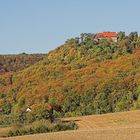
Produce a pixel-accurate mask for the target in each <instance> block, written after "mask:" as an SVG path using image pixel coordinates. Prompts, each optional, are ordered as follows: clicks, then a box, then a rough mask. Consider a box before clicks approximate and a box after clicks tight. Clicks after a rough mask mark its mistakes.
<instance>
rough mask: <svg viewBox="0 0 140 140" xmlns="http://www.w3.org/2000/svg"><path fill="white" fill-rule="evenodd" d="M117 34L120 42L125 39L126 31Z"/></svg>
mask: <svg viewBox="0 0 140 140" xmlns="http://www.w3.org/2000/svg"><path fill="white" fill-rule="evenodd" d="M117 36H118V42H119V43H120V42H121V41H122V40H124V39H125V32H122V31H121V32H119V33H118V34H117Z"/></svg>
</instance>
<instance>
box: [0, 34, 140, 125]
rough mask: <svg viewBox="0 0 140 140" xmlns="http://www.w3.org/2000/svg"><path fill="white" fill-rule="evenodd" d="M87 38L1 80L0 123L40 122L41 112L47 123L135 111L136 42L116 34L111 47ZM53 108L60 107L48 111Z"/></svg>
mask: <svg viewBox="0 0 140 140" xmlns="http://www.w3.org/2000/svg"><path fill="white" fill-rule="evenodd" d="M91 36H92V34H82V35H81V36H80V38H73V39H70V40H67V41H66V43H65V44H64V45H62V46H60V47H58V48H56V49H55V50H53V51H51V52H50V53H49V54H47V55H46V56H45V58H44V59H43V60H42V61H39V62H38V63H36V64H34V65H31V66H30V67H28V68H25V69H23V70H20V71H17V72H15V73H14V74H12V75H11V74H10V73H9V72H8V73H6V74H4V75H3V76H1V77H0V113H1V119H0V123H1V124H10V123H11V121H13V122H14V121H15V119H13V117H14V118H15V117H16V119H17V120H18V121H19V122H24V121H27V122H32V121H34V120H36V119H43V118H44V112H43V111H45V113H48V114H45V118H52V116H53V117H63V116H82V115H91V114H103V113H109V112H118V111H126V110H133V109H139V107H140V102H139V101H140V86H139V85H140V80H139V79H140V61H139V60H140V50H139V48H140V37H138V35H137V34H136V33H135V32H134V33H133V32H132V33H130V35H129V36H125V34H124V33H123V32H120V33H119V34H118V42H113V41H112V40H111V39H109V38H108V39H103V40H99V41H95V40H93V39H92V38H91ZM21 64H22V63H21ZM53 105H57V107H59V108H57V109H56V108H55V110H53V111H52V106H53ZM28 107H30V108H31V110H32V111H31V112H30V113H29V114H26V113H25V110H26V109H27V108H28ZM46 110H47V111H48V112H47V111H46ZM5 117H6V119H5ZM5 121H7V122H5Z"/></svg>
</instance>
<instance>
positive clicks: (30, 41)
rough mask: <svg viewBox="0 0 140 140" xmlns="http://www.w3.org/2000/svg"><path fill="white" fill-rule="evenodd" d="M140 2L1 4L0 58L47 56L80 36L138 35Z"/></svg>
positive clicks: (26, 0)
mask: <svg viewBox="0 0 140 140" xmlns="http://www.w3.org/2000/svg"><path fill="white" fill-rule="evenodd" d="M139 6H140V0H0V54H13V53H14V54H15V53H22V52H26V53H47V52H49V51H50V50H52V49H54V48H56V47H58V46H59V45H61V44H63V43H64V42H65V41H66V40H67V39H68V38H71V37H76V36H78V35H79V34H80V33H84V32H87V33H89V32H90V33H96V32H102V31H125V32H126V33H129V32H131V31H138V32H140V18H139V16H140V8H139Z"/></svg>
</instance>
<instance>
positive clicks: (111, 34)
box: [95, 32, 117, 42]
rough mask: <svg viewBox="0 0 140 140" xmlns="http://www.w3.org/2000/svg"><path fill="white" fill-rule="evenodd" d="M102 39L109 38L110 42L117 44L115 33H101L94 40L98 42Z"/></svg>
mask: <svg viewBox="0 0 140 140" xmlns="http://www.w3.org/2000/svg"><path fill="white" fill-rule="evenodd" d="M104 38H111V39H112V41H114V42H117V33H116V32H103V33H98V34H96V36H95V40H100V39H104Z"/></svg>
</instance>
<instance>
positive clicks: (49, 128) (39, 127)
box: [8, 120, 77, 137]
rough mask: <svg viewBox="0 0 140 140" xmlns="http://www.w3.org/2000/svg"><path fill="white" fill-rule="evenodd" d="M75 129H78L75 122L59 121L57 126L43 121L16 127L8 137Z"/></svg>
mask: <svg viewBox="0 0 140 140" xmlns="http://www.w3.org/2000/svg"><path fill="white" fill-rule="evenodd" d="M75 129H77V126H76V124H75V122H73V121H72V122H69V123H63V122H61V121H57V122H56V123H55V124H51V123H50V122H49V121H46V120H41V121H36V122H34V123H32V124H31V125H28V126H22V127H20V128H19V127H18V126H17V127H14V128H13V130H11V131H9V133H8V137H12V136H22V135H29V134H37V133H46V132H56V131H66V130H75Z"/></svg>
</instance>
